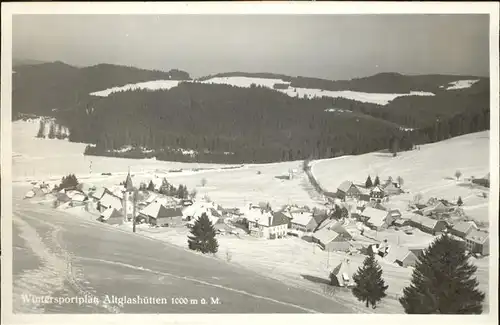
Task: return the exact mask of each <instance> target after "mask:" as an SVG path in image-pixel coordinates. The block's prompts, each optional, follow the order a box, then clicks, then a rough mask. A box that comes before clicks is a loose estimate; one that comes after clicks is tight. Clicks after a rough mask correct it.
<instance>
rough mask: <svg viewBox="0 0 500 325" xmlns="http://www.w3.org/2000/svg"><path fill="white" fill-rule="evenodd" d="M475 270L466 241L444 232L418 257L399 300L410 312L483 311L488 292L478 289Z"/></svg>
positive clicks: (448, 312) (478, 312)
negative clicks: (466, 250) (408, 284)
mask: <svg viewBox="0 0 500 325" xmlns="http://www.w3.org/2000/svg"><path fill="white" fill-rule="evenodd" d="M476 270H477V267H476V266H474V265H473V264H470V263H469V261H468V257H467V256H466V255H465V247H464V245H463V243H461V242H459V241H456V240H454V239H452V238H451V237H449V236H448V235H443V236H441V237H439V238H438V239H437V240H435V241H434V242H433V243H432V244H431V245H430V246H429V247H428V248H427V249H426V250H424V252H423V254H422V255H420V256H419V257H418V260H417V263H416V266H415V270H414V271H413V275H412V280H411V284H410V286H409V287H407V288H405V289H404V290H403V297H401V298H400V299H399V302H400V303H401V305H402V306H403V308H404V310H405V312H406V313H407V314H481V313H482V311H483V307H482V302H483V301H484V298H485V294H484V293H482V292H480V291H479V290H478V289H477V286H478V284H479V283H478V281H477V279H476V277H475V276H474V273H475V272H476Z"/></svg>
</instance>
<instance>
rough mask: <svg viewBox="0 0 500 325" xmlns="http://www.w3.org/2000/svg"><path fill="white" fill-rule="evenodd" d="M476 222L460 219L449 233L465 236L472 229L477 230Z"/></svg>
mask: <svg viewBox="0 0 500 325" xmlns="http://www.w3.org/2000/svg"><path fill="white" fill-rule="evenodd" d="M478 229H479V228H478V227H477V225H476V223H475V222H474V221H462V222H459V223H457V224H455V225H453V227H452V228H451V229H450V234H452V235H455V236H458V237H460V238H465V237H467V235H468V234H469V233H470V232H471V231H472V230H478Z"/></svg>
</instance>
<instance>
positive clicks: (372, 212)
mask: <svg viewBox="0 0 500 325" xmlns="http://www.w3.org/2000/svg"><path fill="white" fill-rule="evenodd" d="M387 214H388V212H387V211H384V210H379V209H374V208H372V207H367V208H365V209H364V210H363V212H362V213H361V215H362V216H363V217H366V218H368V221H369V222H370V223H371V224H372V225H374V226H376V227H377V226H381V225H383V224H384V221H385V218H386V217H387Z"/></svg>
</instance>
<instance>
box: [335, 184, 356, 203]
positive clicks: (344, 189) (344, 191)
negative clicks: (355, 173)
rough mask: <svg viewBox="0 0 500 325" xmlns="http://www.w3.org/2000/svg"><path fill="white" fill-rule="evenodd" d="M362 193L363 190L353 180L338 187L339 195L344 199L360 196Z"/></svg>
mask: <svg viewBox="0 0 500 325" xmlns="http://www.w3.org/2000/svg"><path fill="white" fill-rule="evenodd" d="M360 195H361V191H360V190H359V188H358V187H357V186H356V185H354V184H353V183H352V182H351V181H345V182H343V183H342V184H340V186H339V187H338V188H337V197H339V198H340V199H342V200H345V199H347V198H358V197H359V196H360Z"/></svg>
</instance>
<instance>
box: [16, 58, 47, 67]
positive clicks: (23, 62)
mask: <svg viewBox="0 0 500 325" xmlns="http://www.w3.org/2000/svg"><path fill="white" fill-rule="evenodd" d="M42 63H46V62H45V61H40V60H32V59H12V67H13V68H17V67H19V66H22V65H36V64H42Z"/></svg>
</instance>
